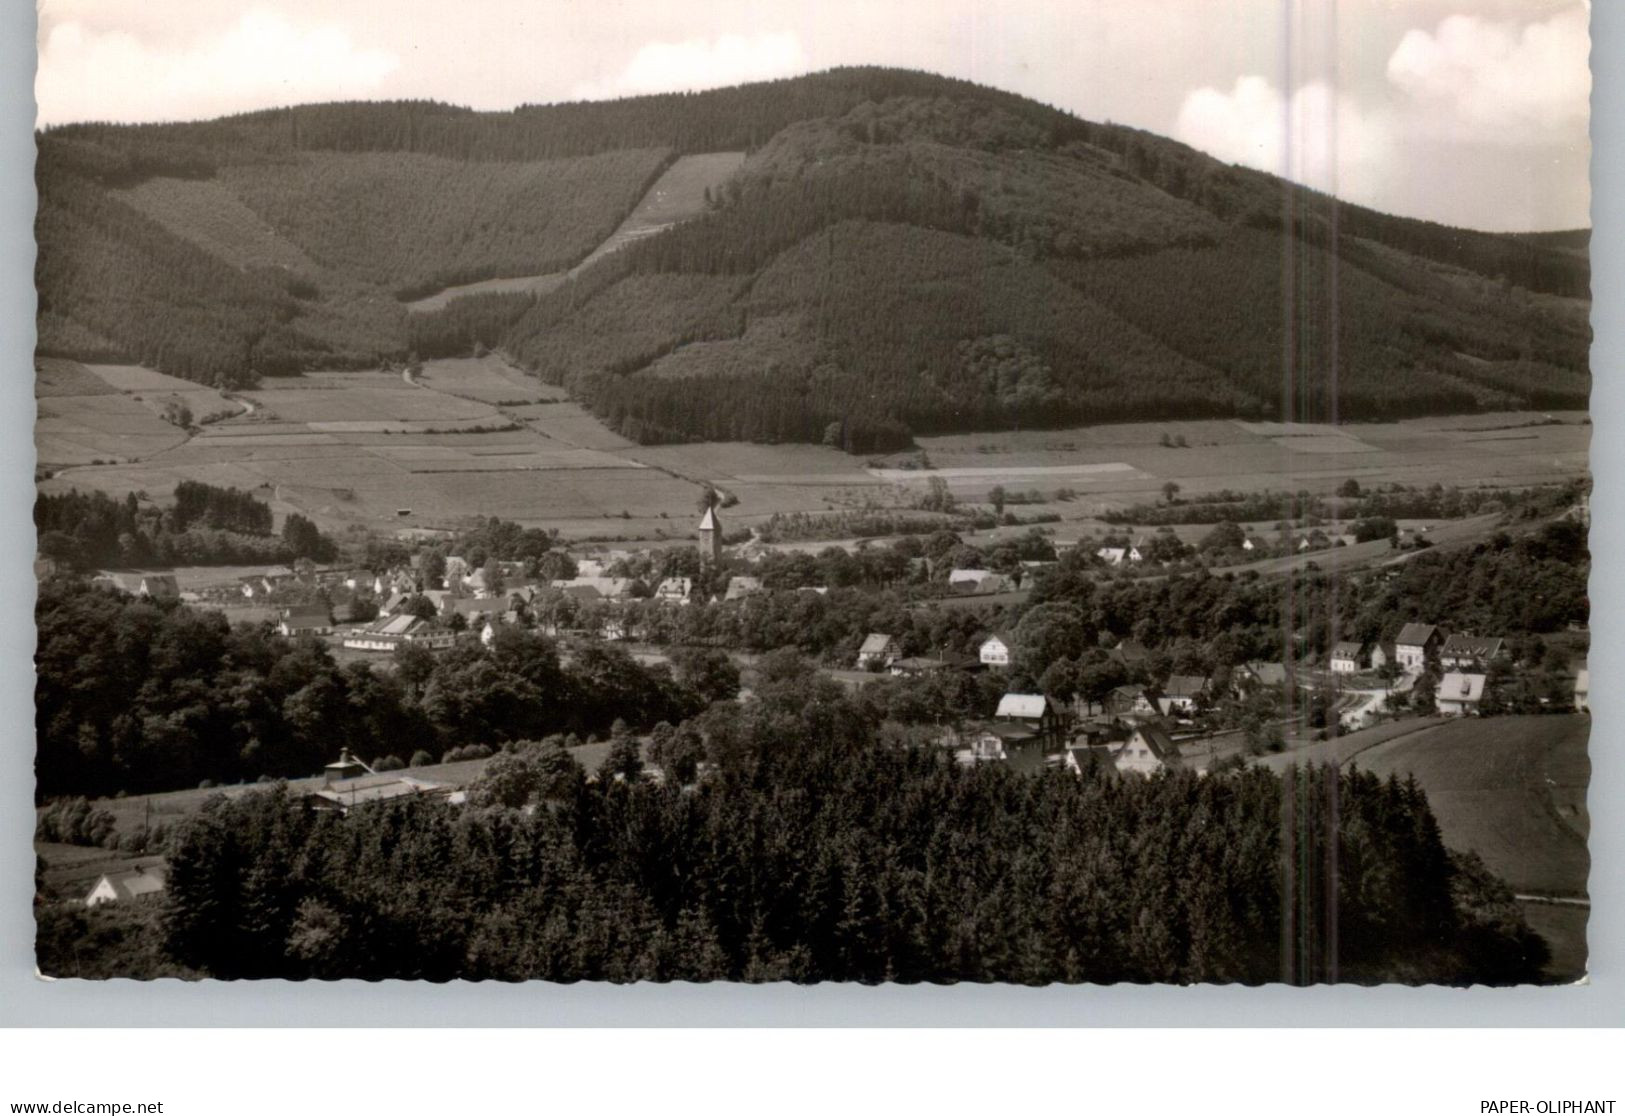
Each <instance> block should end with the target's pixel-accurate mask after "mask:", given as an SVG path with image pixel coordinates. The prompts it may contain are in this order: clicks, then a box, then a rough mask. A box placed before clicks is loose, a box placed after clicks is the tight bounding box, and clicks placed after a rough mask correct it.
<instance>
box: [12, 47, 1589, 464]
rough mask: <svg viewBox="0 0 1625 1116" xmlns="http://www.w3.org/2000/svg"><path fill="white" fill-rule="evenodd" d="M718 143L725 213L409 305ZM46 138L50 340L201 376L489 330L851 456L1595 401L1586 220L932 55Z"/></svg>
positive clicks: (549, 243) (51, 346)
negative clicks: (1481, 205)
mask: <svg viewBox="0 0 1625 1116" xmlns="http://www.w3.org/2000/svg"><path fill="white" fill-rule="evenodd" d="M727 150H732V151H745V152H747V153H749V157H748V158H747V160H746V162H745V164H744V166H743V167H742V168H741V170H740V171H739V172H738V173H737V174H736V175H735V176H734V177H733V178H732V179H731V180H729V181H728V182H727V183H726V185H725V186H724V187H723V188H720V189H718V190H716V191H715V192H714V194H713V195H712V196H711V199H710V211H709V212H708V213H707V214H705V215H703V216H701V217H699V218H697V219H695V220H692V221H689V222H687V223H686V224H682V225H679V226H677V227H675V228H673V229H670V230H668V231H666V232H664V233H661V234H659V235H656V236H650V237H646V238H643V239H641V240H638V241H636V242H634V243H632V244H631V245H630V246H629V247H626V248H624V249H622V250H621V251H618V252H615V253H613V254H610V255H608V256H606V257H604V258H602V259H601V260H599V261H598V262H596V263H595V264H593V265H592V266H590V267H588V268H586V269H585V270H584V271H583V272H581V273H580V274H578V275H576V276H575V278H573V279H571V280H569V281H564V282H562V283H561V284H559V285H557V286H556V287H555V288H554V289H552V290H550V291H548V292H547V293H544V294H540V295H536V296H530V295H512V294H504V295H480V296H472V297H466V298H460V299H454V300H453V301H451V302H450V303H449V304H448V305H447V306H446V307H445V308H443V309H441V310H438V311H433V312H428V313H408V312H407V310H406V309H405V306H404V302H403V301H401V300H404V299H410V298H413V297H416V296H418V295H422V294H426V293H430V292H432V291H434V290H437V289H439V288H441V287H445V286H448V285H453V284H460V283H466V282H472V281H477V280H481V279H486V278H496V277H505V276H514V275H526V274H561V275H562V273H563V272H564V271H565V270H566V269H568V268H570V267H571V266H572V265H574V264H576V263H578V262H580V261H582V260H583V259H584V258H585V257H586V256H587V255H588V254H589V253H590V252H591V251H592V249H593V248H594V247H595V246H596V245H597V244H598V243H599V242H600V241H602V240H603V239H604V238H605V237H606V236H607V235H608V234H609V232H610V231H611V230H613V229H614V228H615V227H616V225H617V223H618V222H619V221H620V220H621V219H622V218H623V217H624V216H625V215H626V214H627V213H628V212H630V211H631V209H632V208H633V207H634V206H635V205H636V203H637V201H638V199H639V198H640V197H641V195H642V193H643V192H644V191H645V190H646V189H647V188H648V186H649V184H650V183H651V182H652V181H653V179H654V177H655V176H657V175H658V174H659V173H660V171H661V170H662V169H663V168H664V167H666V166H667V165H669V163H670V162H671V160H672V159H674V158H676V157H678V156H681V155H684V154H691V153H703V152H710V151H727ZM39 152H40V157H39V165H38V180H39V185H40V195H41V206H40V212H39V218H38V223H37V231H38V236H39V243H40V254H39V264H38V286H39V290H40V319H39V320H40V338H41V340H40V347H41V351H42V352H44V353H47V354H55V355H62V356H71V357H77V358H83V359H120V360H131V361H140V362H143V363H147V364H150V365H152V366H154V367H157V368H159V369H160V370H161V371H164V372H169V373H173V374H176V375H180V376H184V377H187V378H190V379H194V380H199V381H203V382H208V383H215V384H221V385H241V384H245V383H249V382H251V381H253V380H255V379H257V378H259V377H262V376H274V375H282V374H289V373H294V372H298V371H301V370H305V369H309V368H338V369H343V368H360V367H369V366H374V365H376V364H377V363H378V362H379V361H382V360H394V359H404V358H406V357H408V356H409V355H412V354H416V355H419V356H437V355H454V354H460V353H464V352H468V351H471V350H472V349H473V348H474V347H475V346H479V345H484V346H486V347H491V348H501V349H504V350H505V351H506V352H508V354H509V355H510V356H511V357H513V358H514V359H516V360H517V361H519V362H520V363H522V364H523V365H524V366H525V367H527V368H529V369H531V370H532V371H534V372H535V373H537V374H538V375H539V376H541V377H543V378H544V379H547V380H549V381H550V382H553V383H559V384H563V385H565V386H567V387H568V388H569V389H570V390H571V391H572V392H573V393H574V394H576V395H578V396H579V397H580V398H581V399H582V400H583V401H584V402H586V403H587V404H588V405H589V406H590V407H592V408H593V409H594V411H595V412H596V413H597V414H598V415H599V416H600V417H601V418H603V419H604V420H605V421H607V422H608V423H609V424H610V425H612V426H613V427H615V428H616V429H617V430H619V431H621V432H622V433H624V434H626V435H628V436H630V437H633V438H635V439H637V440H640V441H644V442H667V441H682V440H696V439H718V438H727V439H745V440H755V441H770V442H771V441H821V440H824V439H825V438H826V436H827V435H828V432H829V430H830V429H831V427H832V425H834V426H835V427H836V429H837V430H838V431H839V437H838V444H840V445H841V446H843V447H844V448H846V449H848V450H850V451H852V452H857V453H867V452H875V451H883V450H889V449H894V448H897V447H899V446H902V445H906V444H907V443H908V441H909V439H910V438H911V437H912V436H913V435H915V434H924V433H936V432H946V431H963V430H984V429H1003V428H1011V427H1031V426H1035V425H1051V426H1053V425H1065V424H1078V423H1092V422H1110V421H1120V420H1133V419H1150V418H1177V417H1191V416H1206V415H1236V416H1246V417H1261V418H1285V419H1312V420H1320V421H1327V420H1335V419H1379V418H1395V417H1403V416H1407V415H1416V414H1422V413H1428V412H1444V411H1467V410H1474V409H1481V408H1506V407H1520V406H1521V407H1583V406H1584V405H1585V403H1586V400H1587V397H1588V393H1589V383H1590V380H1589V369H1588V363H1587V362H1588V355H1587V354H1588V346H1589V342H1590V329H1589V325H1588V306H1589V302H1588V300H1589V282H1590V280H1589V267H1588V262H1587V255H1586V251H1585V245H1586V236H1585V234H1584V232H1583V231H1582V232H1577V233H1560V234H1544V235H1527V236H1511V235H1494V234H1488V233H1480V232H1473V231H1470V230H1463V229H1454V228H1448V227H1445V226H1441V225H1435V224H1431V223H1428V222H1423V221H1416V220H1410V219H1406V218H1401V217H1394V216H1389V215H1385V214H1381V213H1376V212H1373V211H1370V210H1366V209H1362V208H1360V207H1358V206H1353V205H1344V204H1339V203H1337V202H1335V201H1334V200H1333V199H1330V198H1327V197H1325V196H1323V195H1318V194H1315V193H1313V192H1312V191H1308V190H1305V189H1301V188H1298V187H1294V186H1290V185H1288V184H1285V183H1283V182H1281V181H1280V180H1278V179H1275V178H1273V177H1271V176H1269V175H1265V174H1261V173H1258V172H1254V171H1250V170H1245V169H1242V168H1237V167H1232V166H1226V165H1224V164H1221V163H1219V162H1217V161H1216V160H1214V159H1211V158H1209V157H1207V156H1204V155H1201V154H1199V153H1197V152H1195V151H1193V150H1191V149H1189V148H1187V147H1185V146H1183V145H1181V144H1178V143H1175V142H1173V141H1170V140H1166V139H1163V138H1160V137H1158V136H1154V135H1151V134H1148V133H1144V132H1139V131H1136V130H1133V129H1129V128H1124V127H1121V126H1116V125H1110V124H1096V123H1091V122H1088V121H1085V120H1081V119H1078V118H1076V117H1074V116H1071V115H1069V114H1067V113H1064V112H1061V111H1058V110H1055V109H1052V108H1049V107H1047V106H1044V105H1041V104H1038V103H1036V102H1033V101H1030V100H1027V99H1024V98H1021V97H1018V96H1015V95H1012V94H1008V93H1003V92H1000V91H997V90H992V89H987V88H983V87H979V86H975V85H972V84H970V83H966V82H962V81H954V80H950V79H946V78H939V77H935V76H932V75H928V74H922V73H912V72H906V71H896V70H883V69H845V70H836V71H830V72H827V73H821V74H815V75H811V76H808V77H804V78H796V79H791V80H785V81H777V82H769V83H759V84H756V85H751V86H743V87H739V88H736V89H725V90H717V91H712V92H707V93H699V94H691V95H663V96H653V97H640V98H634V99H629V100H623V101H615V102H606V103H591V104H573V105H551V106H535V107H526V108H522V109H519V110H517V111H514V112H511V113H476V112H472V111H469V110H465V109H458V108H453V107H450V106H445V105H439V104H428V103H401V104H334V105H313V106H301V107H297V108H291V109H285V110H278V111H268V112H259V113H251V114H248V115H244V116H238V117H231V118H226V119H222V120H216V121H210V122H206V123H198V124H174V125H144V126H104V125H73V126H69V127H63V128H57V129H53V130H50V131H48V132H44V133H42V134H41V135H40V137H39ZM1334 295H1335V298H1334V297H1333V296H1334ZM1334 304H1335V305H1336V306H1337V307H1338V312H1337V314H1336V316H1335V318H1334V317H1332V316H1331V314H1330V311H1329V310H1328V307H1329V306H1331V305H1334ZM1283 308H1284V309H1285V313H1283ZM1332 385H1335V387H1334V386H1332Z"/></svg>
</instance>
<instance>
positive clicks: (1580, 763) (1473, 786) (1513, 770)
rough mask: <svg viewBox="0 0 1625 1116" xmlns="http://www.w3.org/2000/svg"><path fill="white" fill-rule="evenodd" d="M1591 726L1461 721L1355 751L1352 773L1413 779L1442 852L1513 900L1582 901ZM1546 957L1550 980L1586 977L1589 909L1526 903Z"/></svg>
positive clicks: (1553, 720) (1587, 722) (1567, 721)
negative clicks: (1465, 856) (1501, 886)
mask: <svg viewBox="0 0 1625 1116" xmlns="http://www.w3.org/2000/svg"><path fill="white" fill-rule="evenodd" d="M1590 737H1591V719H1590V718H1589V717H1583V716H1579V715H1563V716H1547V717H1490V718H1482V719H1480V718H1464V719H1460V720H1452V721H1447V722H1445V723H1444V724H1441V725H1438V726H1436V727H1434V728H1430V729H1428V730H1427V731H1425V732H1422V733H1418V734H1416V735H1414V736H1406V737H1403V738H1399V739H1395V740H1392V741H1390V742H1388V743H1385V744H1382V745H1380V746H1378V747H1375V748H1372V749H1370V750H1369V751H1366V752H1363V753H1362V754H1361V755H1360V756H1359V758H1358V760H1357V761H1356V762H1357V763H1358V764H1359V766H1361V767H1363V768H1365V769H1366V770H1368V771H1371V772H1373V773H1374V774H1377V775H1381V776H1384V777H1386V776H1388V775H1398V776H1399V777H1400V778H1405V777H1406V776H1408V775H1412V776H1415V778H1416V781H1417V782H1418V783H1419V784H1421V786H1422V789H1423V790H1425V791H1426V792H1427V796H1428V802H1429V803H1430V804H1431V805H1432V807H1433V813H1434V815H1435V816H1436V817H1437V818H1438V819H1439V828H1440V830H1441V831H1442V832H1443V834H1444V840H1445V843H1446V844H1447V845H1449V846H1451V847H1452V848H1457V849H1469V850H1471V851H1473V852H1476V853H1477V854H1478V855H1479V856H1481V857H1483V858H1484V862H1485V863H1486V864H1487V865H1489V868H1490V870H1491V871H1493V872H1495V873H1496V874H1497V875H1499V876H1500V877H1501V878H1502V879H1504V880H1506V881H1507V883H1508V884H1509V885H1510V886H1511V887H1512V890H1513V891H1514V892H1515V893H1517V894H1519V895H1526V896H1532V897H1556V898H1565V899H1582V898H1584V897H1585V896H1586V895H1587V893H1588V888H1587V877H1588V875H1589V873H1590V870H1591V856H1590V852H1589V850H1588V848H1587V838H1588V836H1589V834H1590V829H1591V825H1590V818H1589V816H1588V814H1587V812H1586V788H1587V786H1588V784H1589V783H1590V776H1591V764H1590V760H1589V758H1588V756H1587V743H1588V742H1589V740H1590ZM1523 908H1524V912H1525V914H1526V916H1527V917H1528V919H1529V922H1530V925H1531V926H1533V927H1534V928H1535V930H1536V931H1537V932H1539V933H1540V934H1541V935H1542V936H1543V937H1544V938H1545V939H1546V941H1547V943H1548V944H1549V945H1550V946H1551V949H1552V961H1551V964H1550V965H1549V966H1548V974H1549V975H1550V976H1551V977H1552V978H1553V979H1554V980H1577V979H1579V978H1580V977H1581V976H1583V975H1584V973H1585V963H1586V956H1587V951H1586V925H1587V922H1588V916H1589V913H1590V911H1589V909H1588V908H1587V907H1585V906H1579V905H1572V904H1568V905H1557V904H1552V903H1543V902H1536V901H1525V902H1524V903H1523Z"/></svg>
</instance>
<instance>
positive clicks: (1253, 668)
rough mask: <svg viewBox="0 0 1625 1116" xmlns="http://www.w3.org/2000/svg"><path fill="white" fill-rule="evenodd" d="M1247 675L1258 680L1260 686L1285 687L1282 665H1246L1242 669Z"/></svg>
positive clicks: (1284, 667) (1284, 672)
mask: <svg viewBox="0 0 1625 1116" xmlns="http://www.w3.org/2000/svg"><path fill="white" fill-rule="evenodd" d="M1242 669H1243V670H1245V671H1246V672H1247V673H1248V674H1250V675H1252V676H1253V677H1254V678H1256V679H1258V682H1259V684H1260V685H1262V686H1284V685H1286V677H1287V675H1286V665H1285V664H1284V663H1248V664H1247V665H1246V666H1245V667H1243V668H1242Z"/></svg>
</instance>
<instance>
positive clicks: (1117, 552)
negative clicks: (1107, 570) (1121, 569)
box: [1095, 546, 1144, 566]
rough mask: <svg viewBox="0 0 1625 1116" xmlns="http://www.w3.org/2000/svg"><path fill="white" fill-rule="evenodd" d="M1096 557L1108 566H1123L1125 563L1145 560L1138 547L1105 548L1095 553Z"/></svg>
mask: <svg viewBox="0 0 1625 1116" xmlns="http://www.w3.org/2000/svg"><path fill="white" fill-rule="evenodd" d="M1095 557H1096V558H1099V559H1100V560H1101V561H1102V562H1104V563H1106V564H1107V565H1108V566H1121V565H1122V564H1123V563H1125V562H1140V561H1143V560H1144V558H1143V556H1142V555H1141V554H1140V548H1139V547H1138V546H1103V547H1101V548H1100V549H1099V550H1097V551H1095Z"/></svg>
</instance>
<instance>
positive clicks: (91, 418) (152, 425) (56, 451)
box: [34, 393, 186, 465]
mask: <svg viewBox="0 0 1625 1116" xmlns="http://www.w3.org/2000/svg"><path fill="white" fill-rule="evenodd" d="M38 407H39V417H38V418H37V419H36V420H35V423H34V445H35V449H36V451H37V453H38V455H39V461H40V464H42V465H78V464H85V463H89V462H93V461H97V460H109V459H113V458H119V459H123V458H141V457H146V456H149V455H151V454H155V453H159V452H161V451H163V450H166V449H169V448H171V447H172V446H177V445H180V444H181V443H182V442H184V441H186V433H185V432H184V431H183V430H181V429H180V428H179V427H177V426H173V425H171V424H170V423H167V422H165V421H164V420H163V419H161V418H159V417H158V416H157V415H156V414H155V413H154V412H153V411H152V410H151V409H150V408H148V407H146V406H143V405H142V404H141V403H139V402H137V401H136V400H135V399H133V398H131V397H130V396H128V395H124V394H120V393H113V394H104V395H58V396H53V397H50V398H46V399H41V400H39V401H38Z"/></svg>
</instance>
